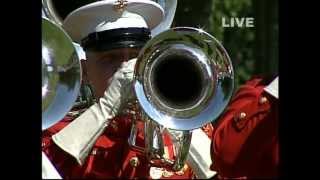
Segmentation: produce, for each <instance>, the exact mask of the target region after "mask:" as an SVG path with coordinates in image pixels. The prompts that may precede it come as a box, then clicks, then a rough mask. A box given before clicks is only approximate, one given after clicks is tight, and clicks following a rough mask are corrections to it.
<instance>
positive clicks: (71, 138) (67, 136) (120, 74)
mask: <svg viewBox="0 0 320 180" xmlns="http://www.w3.org/2000/svg"><path fill="white" fill-rule="evenodd" d="M135 63H136V58H135V59H132V60H129V61H128V62H124V63H122V65H121V67H120V69H119V70H118V71H117V72H116V73H115V74H114V76H113V78H112V81H111V83H110V86H109V87H108V88H107V90H106V91H105V93H104V96H103V97H102V98H100V99H99V102H97V103H95V104H94V105H92V106H91V107H90V108H89V109H88V110H86V111H85V112H84V113H83V114H81V115H80V116H79V117H78V118H77V119H75V120H74V121H72V122H71V123H70V124H69V125H68V126H66V127H65V128H63V129H62V130H61V131H60V132H58V133H57V134H55V135H54V136H53V137H52V139H53V141H54V143H55V144H57V145H58V146H59V147H60V148H61V149H63V150H64V151H66V152H67V153H69V154H70V155H72V156H73V157H74V158H76V160H77V162H78V163H79V164H80V165H82V164H83V163H84V161H85V159H86V157H87V156H88V154H89V152H90V150H91V149H92V147H93V145H94V144H95V142H96V140H97V138H98V137H99V136H100V135H101V134H102V133H103V131H104V129H105V128H106V127H107V126H108V124H109V120H110V119H112V118H114V117H115V116H117V114H118V113H120V112H121V111H122V108H123V106H124V105H126V102H127V100H128V98H131V97H132V95H133V89H132V80H133V73H134V66H135Z"/></svg>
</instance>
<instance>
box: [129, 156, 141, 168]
mask: <svg viewBox="0 0 320 180" xmlns="http://www.w3.org/2000/svg"><path fill="white" fill-rule="evenodd" d="M130 165H131V166H132V167H137V166H138V165H139V159H138V158H137V157H132V158H131V159H130Z"/></svg>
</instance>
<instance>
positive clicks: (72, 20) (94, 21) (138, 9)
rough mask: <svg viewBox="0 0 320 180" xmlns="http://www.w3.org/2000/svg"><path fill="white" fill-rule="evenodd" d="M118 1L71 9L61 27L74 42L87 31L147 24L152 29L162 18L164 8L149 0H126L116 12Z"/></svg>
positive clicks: (105, 1) (107, 1)
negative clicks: (122, 7)
mask: <svg viewBox="0 0 320 180" xmlns="http://www.w3.org/2000/svg"><path fill="white" fill-rule="evenodd" d="M116 3H117V0H104V1H97V2H94V3H90V4H88V5H85V6H82V7H80V8H78V9H76V10H74V11H73V12H71V13H70V14H69V15H68V16H67V17H66V19H65V20H64V22H63V28H64V29H65V30H66V32H67V33H68V34H69V36H70V37H71V38H72V40H73V41H74V42H76V43H80V42H81V40H82V39H83V38H85V37H87V36H88V35H89V34H90V33H93V32H96V31H102V30H107V29H117V28H126V27H148V28H149V29H150V30H151V31H152V30H153V29H155V28H156V27H157V26H158V25H159V24H160V23H161V22H162V21H163V20H164V10H163V8H162V7H161V6H160V5H159V4H158V3H156V2H154V1H151V0H127V2H126V6H125V7H124V11H122V12H121V11H117V10H116V9H115V4H116ZM143 21H144V22H143Z"/></svg>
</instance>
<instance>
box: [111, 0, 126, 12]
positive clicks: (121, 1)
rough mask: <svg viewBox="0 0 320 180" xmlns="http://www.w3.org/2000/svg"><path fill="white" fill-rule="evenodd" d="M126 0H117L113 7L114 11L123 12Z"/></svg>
mask: <svg viewBox="0 0 320 180" xmlns="http://www.w3.org/2000/svg"><path fill="white" fill-rule="evenodd" d="M127 4H128V1H127V0H117V1H116V2H115V4H114V5H113V7H114V9H115V10H116V11H118V12H123V10H124V8H125V7H126V6H127Z"/></svg>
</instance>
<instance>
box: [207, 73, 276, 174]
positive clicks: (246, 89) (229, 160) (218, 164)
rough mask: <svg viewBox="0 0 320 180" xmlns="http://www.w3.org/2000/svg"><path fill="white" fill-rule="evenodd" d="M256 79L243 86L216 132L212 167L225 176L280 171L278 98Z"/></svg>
mask: <svg viewBox="0 0 320 180" xmlns="http://www.w3.org/2000/svg"><path fill="white" fill-rule="evenodd" d="M265 85H266V84H265V83H264V82H263V80H262V79H261V78H254V79H252V80H250V81H248V82H247V83H246V84H245V85H243V86H242V87H240V89H239V91H238V92H237V93H236V95H235V96H234V98H233V99H232V101H231V103H230V104H229V106H228V108H227V109H226V111H225V113H224V114H223V116H222V117H221V118H220V120H219V121H218V122H217V124H216V125H215V127H214V132H213V134H212V139H213V141H212V144H211V158H212V161H213V163H212V165H211V169H212V170H215V171H217V173H218V176H219V177H220V178H222V179H224V178H225V179H229V178H235V179H238V178H239V179H242V178H249V179H255V178H274V177H277V174H278V171H277V170H278V162H279V160H278V145H279V144H278V143H279V141H278V100H277V99H275V98H274V97H272V96H271V95H269V94H268V93H267V92H265V91H264V87H265Z"/></svg>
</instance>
